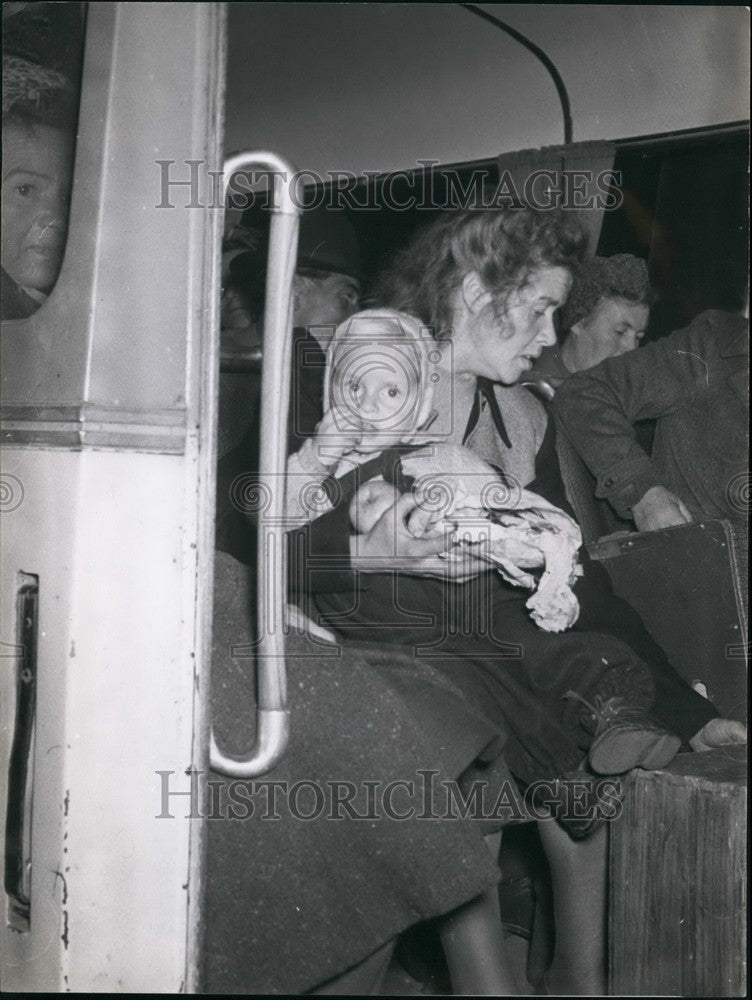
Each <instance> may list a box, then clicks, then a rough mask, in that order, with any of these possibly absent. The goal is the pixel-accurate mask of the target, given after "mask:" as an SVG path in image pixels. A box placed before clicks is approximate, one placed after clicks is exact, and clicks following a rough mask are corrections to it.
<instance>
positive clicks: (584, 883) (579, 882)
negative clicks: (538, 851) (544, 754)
mask: <svg viewBox="0 0 752 1000" xmlns="http://www.w3.org/2000/svg"><path fill="white" fill-rule="evenodd" d="M538 828H539V830H540V836H541V841H542V843H543V849H544V850H545V852H546V856H547V858H548V863H549V866H550V868H551V883H552V887H553V896H554V922H555V927H556V945H555V950H554V960H553V963H552V965H551V968H550V969H549V971H548V972H547V973H546V986H547V988H548V992H549V993H550V994H552V995H557V996H603V995H605V991H606V986H607V966H606V914H607V909H606V903H607V892H608V869H607V854H608V851H607V847H608V830H607V824H603V825H602V826H601V827H599V828H598V829H597V830H596V831H595V833H593V834H592V836H590V837H588V838H587V839H586V840H572V838H571V837H570V836H569V835H568V834H567V833H566V831H565V830H564V829H562V827H561V826H559V824H558V823H557V822H556V821H555V820H553V819H549V820H541V822H540V823H539V824H538Z"/></svg>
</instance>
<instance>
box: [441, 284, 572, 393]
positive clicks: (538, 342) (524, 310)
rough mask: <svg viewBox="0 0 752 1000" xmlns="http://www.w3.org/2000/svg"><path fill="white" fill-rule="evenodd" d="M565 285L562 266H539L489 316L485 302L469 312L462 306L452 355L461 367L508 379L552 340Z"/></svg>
mask: <svg viewBox="0 0 752 1000" xmlns="http://www.w3.org/2000/svg"><path fill="white" fill-rule="evenodd" d="M571 285H572V276H571V274H570V273H569V271H568V270H567V269H566V268H564V267H547V268H542V269H541V270H540V271H533V273H532V274H531V276H530V278H529V279H528V281H527V284H525V285H524V286H523V287H522V288H520V289H517V290H516V291H514V292H512V294H511V295H510V297H509V300H508V302H507V305H506V309H505V311H504V314H503V315H502V316H500V317H496V316H494V314H493V310H492V309H491V308H489V307H486V308H483V309H482V310H480V311H479V312H475V313H474V314H471V313H470V312H468V311H466V313H465V319H466V323H465V324H464V327H465V333H464V335H463V336H462V342H458V341H455V358H456V359H457V360H459V361H460V365H461V366H462V368H463V369H464V371H465V372H466V373H467V374H472V375H475V376H478V377H483V378H488V379H491V381H492V382H503V383H504V384H505V385H514V383H515V382H517V381H518V380H519V379H520V378H521V377H522V375H523V374H524V373H525V372H526V371H529V370H530V368H532V367H533V364H534V362H535V359H536V358H538V357H539V356H540V353H541V351H542V350H543V348H544V347H549V346H551V345H552V344H555V343H556V332H555V330H554V321H553V318H554V313H555V312H556V310H557V309H558V308H559V306H560V305H562V303H563V302H565V301H566V298H567V295H568V294H569V289H570V287H571ZM488 299H489V302H490V296H488Z"/></svg>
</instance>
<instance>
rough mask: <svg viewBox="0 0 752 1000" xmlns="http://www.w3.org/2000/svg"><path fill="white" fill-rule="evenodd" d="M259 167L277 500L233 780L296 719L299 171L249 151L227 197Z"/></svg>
mask: <svg viewBox="0 0 752 1000" xmlns="http://www.w3.org/2000/svg"><path fill="white" fill-rule="evenodd" d="M249 167H254V168H256V169H258V170H263V171H270V172H271V176H272V178H273V180H272V183H273V184H276V182H277V180H280V182H281V183H279V185H278V186H277V187H276V190H275V191H274V194H275V198H274V207H273V209H272V222H271V232H270V237H269V260H268V262H267V273H266V308H265V312H264V364H263V369H262V374H261V449H260V457H259V488H260V490H261V491H262V493H264V494H266V495H267V496H269V497H270V502H269V505H268V507H267V509H266V511H265V514H264V517H263V518H259V523H258V531H259V546H258V562H257V574H258V576H257V579H258V628H259V633H260V638H259V644H258V655H257V657H256V669H257V677H258V684H257V688H258V692H257V701H258V710H257V712H256V723H257V725H256V745H255V746H254V748H253V751H252V752H251V756H250V757H249V758H247V759H246V760H237V759H235V758H233V757H227V756H226V755H225V754H224V753H223V752H222V751H221V750H220V748H219V747H218V746H217V742H216V740H215V738H214V733H212V735H211V743H210V748H209V761H210V763H211V766H212V768H213V769H214V770H215V771H219V773H220V774H226V775H229V776H230V777H233V778H255V777H258V776H259V775H261V774H265V773H266V772H267V771H270V770H271V769H272V768H273V767H274V765H275V764H276V763H277V762H278V761H279V760H280V758H281V757H282V755H283V754H284V752H285V750H286V748H287V741H288V736H289V714H288V710H287V674H286V669H285V647H284V634H283V632H284V629H283V625H284V622H283V614H284V607H285V603H286V601H287V566H286V564H285V563H286V560H285V545H284V534H285V530H284V516H285V496H284V489H280V484H282V483H284V481H285V472H286V468H287V411H288V408H289V401H290V367H291V364H292V282H293V277H294V275H295V265H296V262H297V254H298V219H299V216H300V206H299V205H298V204H297V202H296V201H295V199H294V198H293V196H292V191H291V190H290V186H289V185H288V184H287V183H286V181H288V180H289V179H290V178H291V177H294V176H295V170H294V168H293V167H292V166H291V165H290V164H289V163H287V162H286V161H285V160H283V159H282V158H281V157H279V156H277V155H276V154H275V153H268V152H260V153H254V152H243V153H236V154H235V155H233V156H230V157H228V159H227V160H226V161H225V165H224V175H223V177H224V197H225V198H226V196H227V185H228V183H229V179H230V177H232V175H233V174H234V173H235V172H236V171H238V170H247V169H248V168H249Z"/></svg>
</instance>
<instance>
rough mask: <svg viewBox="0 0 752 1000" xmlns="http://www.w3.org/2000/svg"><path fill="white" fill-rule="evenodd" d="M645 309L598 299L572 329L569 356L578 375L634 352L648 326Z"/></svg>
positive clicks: (628, 303) (634, 303) (643, 306)
mask: <svg viewBox="0 0 752 1000" xmlns="http://www.w3.org/2000/svg"><path fill="white" fill-rule="evenodd" d="M649 311H650V310H649V308H648V306H646V305H644V304H643V303H640V302H629V301H627V300H626V299H601V301H600V302H599V303H598V304H597V305H596V307H595V309H593V311H592V312H591V313H590V315H589V316H586V317H585V319H581V320H580V321H579V322H578V323H575V324H574V325H573V326H572V329H571V331H570V337H571V338H572V347H573V348H574V350H573V351H572V356H573V359H574V362H575V366H576V370H577V371H578V372H582V371H587V369H588V368H592V367H593V366H594V365H597V364H599V363H600V362H601V361H605V360H606V358H615V357H617V356H618V355H619V354H626V353H627V352H628V351H634V349H635V348H636V347H639V346H640V341H641V340H642V338H643V337H644V336H645V329H646V327H647V325H648V313H649Z"/></svg>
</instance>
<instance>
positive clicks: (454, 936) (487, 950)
mask: <svg viewBox="0 0 752 1000" xmlns="http://www.w3.org/2000/svg"><path fill="white" fill-rule="evenodd" d="M486 842H487V843H488V846H489V849H490V850H491V852H492V853H493V855H494V857H495V858H498V856H499V848H500V846H501V833H498V834H493V835H491V836H489V837H486ZM438 929H439V936H440V938H441V944H442V947H443V949H444V955H445V957H446V961H447V965H448V967H449V976H450V978H451V981H452V990H453V993H454V995H455V996H472V995H478V994H480V995H491V996H519V995H520V990H519V988H518V986H517V983H516V981H515V978H514V975H513V973H512V970H511V968H510V966H509V960H508V957H507V952H506V948H505V946H504V932H503V930H502V926H501V913H500V911H499V891H498V887H497V886H494V887H493V888H492V889H489V890H488V891H487V892H484V893H483V894H482V895H480V896H477V897H476V898H475V899H471V900H470V902H469V903H465V904H463V905H462V906H460V907H458V908H457V909H456V910H453V911H452V912H451V913H448V914H447V915H446V916H445V917H443V918H442V919H441V920H440V921H439V924H438Z"/></svg>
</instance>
